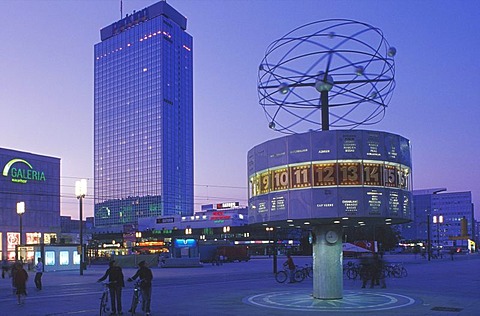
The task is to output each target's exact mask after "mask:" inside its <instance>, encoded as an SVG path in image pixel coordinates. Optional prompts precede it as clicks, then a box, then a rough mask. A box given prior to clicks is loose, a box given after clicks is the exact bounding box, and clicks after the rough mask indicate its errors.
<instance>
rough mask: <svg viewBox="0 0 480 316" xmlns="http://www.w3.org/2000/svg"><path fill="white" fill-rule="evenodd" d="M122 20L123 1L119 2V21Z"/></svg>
mask: <svg viewBox="0 0 480 316" xmlns="http://www.w3.org/2000/svg"><path fill="white" fill-rule="evenodd" d="M122 18H123V1H122V0H120V19H122Z"/></svg>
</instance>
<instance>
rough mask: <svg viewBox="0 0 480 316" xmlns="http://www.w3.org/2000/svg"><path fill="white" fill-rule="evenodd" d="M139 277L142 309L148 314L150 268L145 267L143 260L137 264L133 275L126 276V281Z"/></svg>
mask: <svg viewBox="0 0 480 316" xmlns="http://www.w3.org/2000/svg"><path fill="white" fill-rule="evenodd" d="M137 278H140V281H141V283H140V291H141V292H142V311H144V312H145V315H146V316H149V315H150V302H151V300H152V279H153V274H152V270H150V268H148V267H147V264H146V263H145V261H141V262H140V263H139V264H138V270H137V272H136V273H135V275H134V276H132V277H131V278H128V282H131V281H132V280H136V279H137Z"/></svg>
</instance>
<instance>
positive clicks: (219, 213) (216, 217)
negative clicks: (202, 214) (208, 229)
mask: <svg viewBox="0 0 480 316" xmlns="http://www.w3.org/2000/svg"><path fill="white" fill-rule="evenodd" d="M230 218H232V217H231V216H230V215H225V214H224V213H223V211H216V212H213V213H212V216H210V220H212V221H218V220H226V219H230Z"/></svg>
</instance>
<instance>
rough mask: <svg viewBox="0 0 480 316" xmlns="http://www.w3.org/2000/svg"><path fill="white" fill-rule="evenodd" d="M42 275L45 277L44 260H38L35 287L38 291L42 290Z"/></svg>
mask: <svg viewBox="0 0 480 316" xmlns="http://www.w3.org/2000/svg"><path fill="white" fill-rule="evenodd" d="M42 275H43V261H42V258H38V262H37V264H36V265H35V280H34V282H35V286H36V287H37V290H39V291H40V290H41V289H42Z"/></svg>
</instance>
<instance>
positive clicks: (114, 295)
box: [97, 260, 125, 315]
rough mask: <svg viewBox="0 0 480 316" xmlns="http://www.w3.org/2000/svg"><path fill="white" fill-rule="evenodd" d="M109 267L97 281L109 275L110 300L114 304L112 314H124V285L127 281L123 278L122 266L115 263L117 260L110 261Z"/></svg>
mask: <svg viewBox="0 0 480 316" xmlns="http://www.w3.org/2000/svg"><path fill="white" fill-rule="evenodd" d="M108 266H109V267H108V269H107V271H105V274H104V275H103V276H102V277H101V278H100V279H98V280H97V282H102V281H103V280H105V279H106V278H107V277H108V281H109V285H108V288H109V290H110V302H111V306H112V314H111V315H115V314H117V311H118V315H122V314H123V312H122V287H125V281H124V279H123V272H122V268H121V267H119V266H117V265H115V261H114V260H112V261H110V262H109V263H108Z"/></svg>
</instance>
